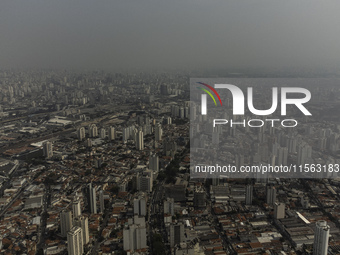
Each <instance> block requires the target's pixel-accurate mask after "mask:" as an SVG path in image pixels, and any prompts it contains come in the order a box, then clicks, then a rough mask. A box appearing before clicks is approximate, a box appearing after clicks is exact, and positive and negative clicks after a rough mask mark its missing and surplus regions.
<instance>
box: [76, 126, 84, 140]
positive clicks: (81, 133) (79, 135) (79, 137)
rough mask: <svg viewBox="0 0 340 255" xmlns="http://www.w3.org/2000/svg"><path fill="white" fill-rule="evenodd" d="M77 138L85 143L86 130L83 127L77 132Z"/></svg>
mask: <svg viewBox="0 0 340 255" xmlns="http://www.w3.org/2000/svg"><path fill="white" fill-rule="evenodd" d="M77 136H78V140H79V141H83V140H84V139H85V128H84V127H81V128H79V129H78V131H77Z"/></svg>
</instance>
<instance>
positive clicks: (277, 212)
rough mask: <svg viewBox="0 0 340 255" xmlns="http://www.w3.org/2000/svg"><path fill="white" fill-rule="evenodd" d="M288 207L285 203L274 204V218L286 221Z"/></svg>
mask: <svg viewBox="0 0 340 255" xmlns="http://www.w3.org/2000/svg"><path fill="white" fill-rule="evenodd" d="M285 207H286V205H285V204H284V203H274V218H275V219H284V217H285V215H286V213H285Z"/></svg>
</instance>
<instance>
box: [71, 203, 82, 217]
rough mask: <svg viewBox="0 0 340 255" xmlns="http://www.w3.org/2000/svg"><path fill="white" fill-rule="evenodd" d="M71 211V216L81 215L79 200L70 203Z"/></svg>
mask: <svg viewBox="0 0 340 255" xmlns="http://www.w3.org/2000/svg"><path fill="white" fill-rule="evenodd" d="M72 211H73V217H74V218H76V217H79V216H81V207H80V200H79V199H76V200H74V201H73V203H72Z"/></svg>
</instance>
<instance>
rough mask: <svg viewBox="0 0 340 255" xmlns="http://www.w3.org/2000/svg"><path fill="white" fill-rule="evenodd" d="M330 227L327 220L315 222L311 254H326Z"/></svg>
mask: <svg viewBox="0 0 340 255" xmlns="http://www.w3.org/2000/svg"><path fill="white" fill-rule="evenodd" d="M329 230H330V227H329V225H327V221H324V220H320V221H318V222H317V223H316V226H315V233H314V244H313V255H327V253H328V239H329Z"/></svg>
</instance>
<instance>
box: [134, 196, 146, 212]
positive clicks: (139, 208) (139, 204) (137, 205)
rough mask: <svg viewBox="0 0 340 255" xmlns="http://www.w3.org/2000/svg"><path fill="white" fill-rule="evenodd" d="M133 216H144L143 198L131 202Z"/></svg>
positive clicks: (144, 200) (144, 201)
mask: <svg viewBox="0 0 340 255" xmlns="http://www.w3.org/2000/svg"><path fill="white" fill-rule="evenodd" d="M133 214H134V215H138V216H146V199H145V196H139V197H138V198H135V199H134V200H133Z"/></svg>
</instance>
